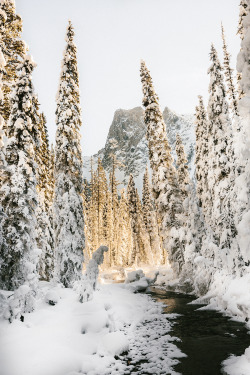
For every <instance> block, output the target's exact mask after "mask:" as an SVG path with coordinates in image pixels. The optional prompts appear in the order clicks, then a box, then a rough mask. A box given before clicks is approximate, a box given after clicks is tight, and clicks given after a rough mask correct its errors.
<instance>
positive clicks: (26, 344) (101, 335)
mask: <svg viewBox="0 0 250 375" xmlns="http://www.w3.org/2000/svg"><path fill="white" fill-rule="evenodd" d="M39 285H40V299H39V300H38V301H37V309H36V310H35V311H34V312H32V313H30V314H24V322H21V321H18V320H15V321H14V322H13V323H12V324H9V323H8V322H7V321H6V320H4V319H3V318H0V337H1V347H0V363H1V366H0V375H45V374H46V375H73V374H74V375H77V374H79V375H80V374H85V375H101V374H102V375H105V374H106V375H108V374H109V375H115V374H116V375H118V374H119V375H121V374H130V373H132V372H133V369H137V371H138V372H137V373H138V374H143V375H145V374H155V375H158V374H163V373H164V374H172V375H174V374H176V375H177V373H176V372H175V371H174V370H173V369H172V366H173V365H174V364H176V363H177V362H178V358H180V357H182V356H184V355H183V354H181V352H180V350H179V349H178V348H177V347H176V346H175V344H174V341H175V339H174V338H173V337H171V336H170V334H169V333H170V331H171V327H172V324H173V323H172V321H170V320H169V319H168V318H167V315H163V314H162V308H163V305H162V304H160V303H156V302H154V301H153V300H152V299H151V298H150V297H149V296H147V295H140V294H136V295H135V294H133V293H131V292H130V291H128V290H126V289H123V288H121V286H120V285H118V284H116V285H102V286H100V289H99V290H97V291H96V292H95V294H94V296H93V300H92V301H89V302H87V303H80V302H79V301H78V295H77V293H76V292H75V291H74V290H73V289H68V288H63V287H62V286H60V285H56V286H53V285H52V284H51V283H48V282H44V281H43V282H40V284H39ZM8 295H9V293H8V292H2V293H0V296H2V298H0V306H1V305H2V306H1V307H2V309H3V308H4V305H5V304H6V303H7V302H6V300H7V299H8ZM45 296H47V297H46V298H45ZM48 296H49V299H50V298H53V299H55V296H57V300H58V302H57V304H56V305H51V304H48V303H46V299H47V298H48ZM149 336H150V341H149ZM126 353H127V354H126Z"/></svg>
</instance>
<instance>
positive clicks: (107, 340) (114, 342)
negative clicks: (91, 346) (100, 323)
mask: <svg viewBox="0 0 250 375" xmlns="http://www.w3.org/2000/svg"><path fill="white" fill-rule="evenodd" d="M128 350H129V341H128V339H127V337H126V336H125V335H124V333H123V332H111V333H107V334H106V335H105V336H103V338H102V340H101V343H100V345H99V347H98V353H99V354H100V355H101V354H102V355H112V356H115V355H119V354H121V353H124V352H125V351H128Z"/></svg>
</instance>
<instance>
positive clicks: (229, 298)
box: [196, 270, 250, 322]
mask: <svg viewBox="0 0 250 375" xmlns="http://www.w3.org/2000/svg"><path fill="white" fill-rule="evenodd" d="M196 302H205V303H207V304H208V305H207V306H206V307H204V309H205V308H206V309H215V310H220V311H221V312H223V313H225V314H227V315H229V316H232V317H234V318H235V319H237V320H239V321H242V322H248V321H249V320H250V274H249V273H248V274H245V275H244V276H242V277H239V276H238V277H237V276H233V275H228V274H226V272H225V271H223V270H220V271H217V272H216V273H215V275H214V277H213V281H212V283H211V285H210V287H209V292H208V293H207V294H205V295H204V296H202V297H200V298H199V299H198V300H197V301H196Z"/></svg>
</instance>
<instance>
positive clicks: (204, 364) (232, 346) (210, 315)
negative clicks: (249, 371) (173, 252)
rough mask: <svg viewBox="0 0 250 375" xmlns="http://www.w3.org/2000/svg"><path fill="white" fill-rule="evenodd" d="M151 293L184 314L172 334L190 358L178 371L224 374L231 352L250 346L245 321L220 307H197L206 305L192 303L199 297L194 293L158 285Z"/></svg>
mask: <svg viewBox="0 0 250 375" xmlns="http://www.w3.org/2000/svg"><path fill="white" fill-rule="evenodd" d="M149 294H150V295H151V296H152V297H153V298H154V299H155V300H156V301H159V302H164V303H165V304H166V305H167V307H165V308H164V313H166V314H168V313H177V314H181V316H179V317H178V318H177V319H176V320H175V322H176V324H175V325H174V327H173V330H172V332H171V335H173V336H176V337H179V338H180V339H181V342H179V343H176V345H177V346H178V347H179V348H180V349H181V351H182V352H183V353H185V354H187V358H182V359H181V360H180V361H181V362H180V363H179V364H178V365H177V366H175V371H177V372H179V373H181V374H183V375H217V374H223V372H222V370H221V362H222V361H224V360H225V359H227V358H228V357H229V355H230V354H235V355H242V354H244V351H245V349H246V348H247V347H248V346H250V334H248V332H249V331H248V330H247V329H246V327H245V325H244V324H243V323H239V322H235V321H233V320H230V319H229V318H227V317H225V316H223V315H222V314H220V313H218V312H216V311H211V310H204V311H197V309H198V308H200V307H202V305H196V304H195V305H194V304H192V305H189V304H188V303H189V302H191V301H193V300H194V299H195V298H194V297H193V296H189V295H186V294H180V293H174V292H168V291H164V290H161V289H157V288H151V289H150V293H149Z"/></svg>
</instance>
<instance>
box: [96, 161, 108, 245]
mask: <svg viewBox="0 0 250 375" xmlns="http://www.w3.org/2000/svg"><path fill="white" fill-rule="evenodd" d="M107 190H108V184H107V178H106V173H105V170H104V168H103V166H102V161H101V159H100V158H98V161H97V171H96V186H95V191H94V192H93V193H94V194H95V196H96V206H97V217H98V226H97V228H96V229H95V230H97V232H98V247H99V246H100V245H101V244H103V243H104V242H103V240H104V236H103V230H104V229H103V225H104V224H103V210H104V207H105V202H106V199H107Z"/></svg>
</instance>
